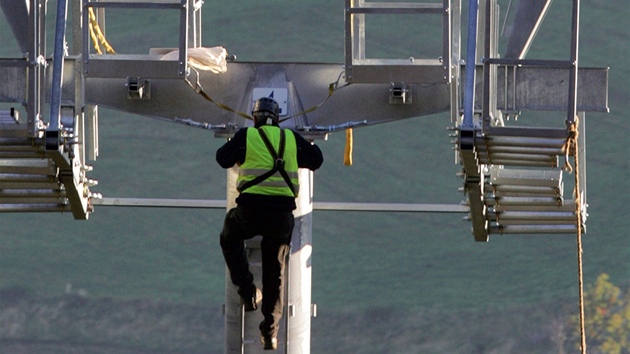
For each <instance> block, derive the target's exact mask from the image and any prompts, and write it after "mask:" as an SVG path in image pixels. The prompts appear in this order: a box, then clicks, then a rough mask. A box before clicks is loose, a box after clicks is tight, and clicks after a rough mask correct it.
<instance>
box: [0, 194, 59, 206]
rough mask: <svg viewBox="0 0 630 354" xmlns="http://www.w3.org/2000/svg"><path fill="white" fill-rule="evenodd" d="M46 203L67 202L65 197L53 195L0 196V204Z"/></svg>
mask: <svg viewBox="0 0 630 354" xmlns="http://www.w3.org/2000/svg"><path fill="white" fill-rule="evenodd" d="M47 203H59V204H64V205H65V204H67V203H68V201H67V199H66V198H65V197H60V196H54V197H52V196H51V197H14V198H4V197H0V205H15V204H19V205H23V204H35V205H38V204H47Z"/></svg>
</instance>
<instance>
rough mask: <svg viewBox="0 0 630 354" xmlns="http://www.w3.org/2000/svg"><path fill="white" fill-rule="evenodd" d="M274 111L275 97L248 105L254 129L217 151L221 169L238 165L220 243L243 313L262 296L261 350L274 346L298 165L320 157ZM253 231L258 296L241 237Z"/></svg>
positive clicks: (317, 164) (312, 165)
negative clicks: (257, 240)
mask: <svg viewBox="0 0 630 354" xmlns="http://www.w3.org/2000/svg"><path fill="white" fill-rule="evenodd" d="M279 113H280V108H279V106H278V103H277V102H276V101H275V100H273V99H271V98H268V97H263V98H261V99H259V100H257V101H256V102H254V106H253V109H252V116H253V118H254V127H249V128H242V129H240V130H238V131H237V132H236V134H234V137H233V138H232V139H231V140H229V141H228V142H227V143H225V144H224V145H223V146H222V147H220V148H219V149H218V150H217V154H216V160H217V162H218V163H219V165H221V167H223V168H231V167H232V166H234V164H237V165H238V166H239V167H240V170H239V176H238V179H237V190H238V191H239V196H238V197H237V198H236V204H237V206H236V207H235V208H233V209H231V210H229V211H228V212H227V215H226V217H225V222H224V225H223V231H221V236H220V243H221V249H222V251H223V256H224V258H225V262H226V264H227V267H228V270H229V272H230V279H231V281H232V283H233V284H234V285H235V286H237V287H238V294H239V295H240V297H241V300H242V303H243V306H244V309H245V311H254V310H256V309H257V308H258V303H260V302H261V300H262V308H261V312H262V314H263V316H264V320H263V321H262V322H261V323H260V333H261V336H260V339H261V342H262V343H263V346H264V349H276V348H277V346H278V339H277V337H278V330H279V326H280V319H281V318H282V309H283V299H284V284H283V278H284V269H285V266H286V264H285V263H286V256H287V254H288V252H289V247H290V242H291V234H292V231H293V225H294V218H293V210H294V209H295V208H296V204H295V198H296V197H297V195H298V191H299V179H298V168H308V169H310V170H316V169H318V168H319V167H320V166H321V164H322V163H323V161H324V159H323V155H322V152H321V150H320V149H319V147H317V145H314V144H311V143H310V142H308V141H307V140H306V139H304V138H303V137H302V136H300V135H299V134H297V133H296V132H293V131H291V130H289V129H282V128H280V127H279V117H278V116H279ZM257 235H261V236H262V242H261V251H262V267H263V272H262V273H263V276H262V299H261V293H260V290H259V289H257V288H256V286H255V285H254V276H253V275H252V273H251V272H250V271H249V263H248V261H247V256H246V254H245V247H244V241H245V240H247V239H250V238H252V237H254V236H257Z"/></svg>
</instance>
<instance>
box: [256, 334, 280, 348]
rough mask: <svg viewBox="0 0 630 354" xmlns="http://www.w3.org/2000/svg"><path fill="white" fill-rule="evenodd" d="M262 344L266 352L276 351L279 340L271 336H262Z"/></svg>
mask: <svg viewBox="0 0 630 354" xmlns="http://www.w3.org/2000/svg"><path fill="white" fill-rule="evenodd" d="M260 342H261V343H262V345H263V349H265V350H276V349H278V338H276V337H272V336H269V335H264V334H261V335H260Z"/></svg>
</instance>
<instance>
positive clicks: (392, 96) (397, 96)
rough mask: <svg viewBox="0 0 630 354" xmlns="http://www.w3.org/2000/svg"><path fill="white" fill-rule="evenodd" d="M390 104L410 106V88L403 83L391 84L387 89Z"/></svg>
mask: <svg viewBox="0 0 630 354" xmlns="http://www.w3.org/2000/svg"><path fill="white" fill-rule="evenodd" d="M389 103H390V104H411V103H412V95H411V86H409V85H407V84H404V83H397V84H395V83H393V82H392V84H391V86H390V87H389Z"/></svg>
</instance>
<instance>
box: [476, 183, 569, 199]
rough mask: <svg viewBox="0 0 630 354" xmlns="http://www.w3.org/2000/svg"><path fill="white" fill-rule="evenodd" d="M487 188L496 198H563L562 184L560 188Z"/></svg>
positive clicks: (495, 186) (496, 186) (491, 186)
mask: <svg viewBox="0 0 630 354" xmlns="http://www.w3.org/2000/svg"><path fill="white" fill-rule="evenodd" d="M486 186H487V187H486V188H489V189H488V190H492V194H493V195H494V196H495V197H499V198H500V197H526V196H534V195H536V196H541V197H542V196H548V197H562V195H563V188H562V183H561V185H560V186H559V187H547V186H541V187H539V186H514V185H511V186H510V185H490V184H487V185H486Z"/></svg>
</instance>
